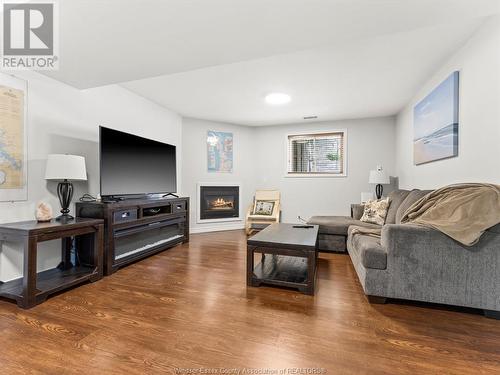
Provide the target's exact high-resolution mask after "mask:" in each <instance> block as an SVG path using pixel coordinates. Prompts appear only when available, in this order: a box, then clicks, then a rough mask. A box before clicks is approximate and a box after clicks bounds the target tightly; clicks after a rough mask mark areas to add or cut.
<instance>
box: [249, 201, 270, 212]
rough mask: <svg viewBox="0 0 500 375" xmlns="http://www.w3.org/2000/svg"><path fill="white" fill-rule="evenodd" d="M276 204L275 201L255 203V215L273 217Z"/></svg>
mask: <svg viewBox="0 0 500 375" xmlns="http://www.w3.org/2000/svg"><path fill="white" fill-rule="evenodd" d="M274 203H275V202H273V201H255V207H254V209H253V214H254V215H265V216H271V215H272V214H273V210H274Z"/></svg>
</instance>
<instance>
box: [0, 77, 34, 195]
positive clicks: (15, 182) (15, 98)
mask: <svg viewBox="0 0 500 375" xmlns="http://www.w3.org/2000/svg"><path fill="white" fill-rule="evenodd" d="M26 97H27V83H26V81H24V80H22V79H19V78H15V77H12V76H9V75H6V74H1V73H0V201H21V200H27V199H28V189H27V166H26V160H27V142H26V115H27V104H26V99H27V98H26Z"/></svg>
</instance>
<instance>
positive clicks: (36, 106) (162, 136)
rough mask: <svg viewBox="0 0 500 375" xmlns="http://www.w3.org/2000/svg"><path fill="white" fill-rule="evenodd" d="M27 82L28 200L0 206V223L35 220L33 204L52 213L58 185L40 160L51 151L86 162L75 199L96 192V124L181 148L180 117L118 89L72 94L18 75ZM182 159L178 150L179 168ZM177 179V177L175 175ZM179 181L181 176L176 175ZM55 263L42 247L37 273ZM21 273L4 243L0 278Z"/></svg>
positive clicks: (18, 259) (17, 258) (54, 255)
mask: <svg viewBox="0 0 500 375" xmlns="http://www.w3.org/2000/svg"><path fill="white" fill-rule="evenodd" d="M15 75H16V76H17V77H19V78H22V79H25V80H27V81H28V123H27V132H28V201H25V202H12V203H11V202H0V222H12V221H19V220H32V219H34V212H35V206H36V203H37V202H38V201H40V200H45V201H48V202H49V203H50V204H51V205H52V207H53V208H54V211H55V213H56V214H58V211H59V203H58V200H57V195H56V192H55V191H56V186H57V183H55V182H49V183H47V182H46V181H45V180H44V179H43V177H44V174H45V162H46V159H47V155H48V154H50V153H71V154H76V155H83V156H85V158H86V164H87V170H88V178H89V180H88V182H86V183H81V182H79V183H76V184H75V190H76V191H75V197H74V200H77V199H78V197H80V196H81V194H83V193H86V192H89V193H92V194H94V195H95V194H97V193H98V192H99V174H98V173H99V172H98V126H99V125H104V126H108V127H111V128H115V129H118V130H123V131H126V132H131V133H135V134H138V135H141V136H144V137H148V138H153V139H157V140H159V141H163V142H168V143H171V144H175V145H177V146H179V147H181V132H182V128H181V118H180V116H178V115H177V114H175V113H173V112H171V111H169V110H167V109H165V108H163V107H160V106H158V105H156V104H154V103H152V102H150V101H148V100H146V99H144V98H142V97H140V96H138V95H136V94H133V93H132V92H130V91H128V90H127V89H124V88H122V87H120V86H117V85H112V86H105V87H100V88H95V89H89V90H83V91H80V90H77V89H75V88H73V87H71V86H67V85H65V84H62V83H60V82H58V81H56V80H53V79H50V78H48V77H46V76H43V75H41V74H38V73H35V72H19V74H18V73H16V74H15ZM181 158H182V152H181V150H178V170H179V171H180V163H181ZM179 175H180V174H179ZM178 181H180V176H179V177H178ZM59 261H60V250H59V248H58V244H57V245H56V244H55V243H50V244H47V246H42V247H41V251H40V252H39V256H38V269H39V270H43V269H48V268H52V267H54V266H55V265H57V263H58V262H59ZM21 274H22V252H21V251H20V248H19V246H18V245H16V244H10V243H4V245H3V246H2V250H1V253H0V280H2V281H6V280H10V279H13V278H16V277H19V276H21Z"/></svg>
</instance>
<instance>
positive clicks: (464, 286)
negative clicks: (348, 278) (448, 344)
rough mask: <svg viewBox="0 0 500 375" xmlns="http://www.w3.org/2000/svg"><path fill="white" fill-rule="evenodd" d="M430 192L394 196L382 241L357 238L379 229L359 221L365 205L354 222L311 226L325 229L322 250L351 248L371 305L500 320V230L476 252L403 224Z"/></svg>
mask: <svg viewBox="0 0 500 375" xmlns="http://www.w3.org/2000/svg"><path fill="white" fill-rule="evenodd" d="M428 192H429V191H423V190H412V191H408V190H395V191H393V192H392V193H391V194H390V195H389V198H390V201H391V203H390V206H389V211H388V213H387V218H386V222H385V225H384V226H383V227H382V236H381V238H380V239H379V238H375V237H371V236H368V235H361V234H357V235H354V236H353V235H352V233H351V232H352V228H350V227H351V226H352V225H361V226H369V227H377V226H376V225H374V224H367V223H363V222H361V221H359V219H360V218H361V215H362V212H363V207H362V206H361V205H353V207H352V215H351V216H352V217H346V216H343V217H342V216H315V217H312V218H311V219H310V220H309V223H311V224H318V225H319V248H320V250H323V251H325V250H326V251H332V250H333V251H343V250H344V249H345V248H347V251H348V253H349V256H350V257H351V261H352V263H353V265H354V268H355V269H356V273H357V275H358V278H359V280H360V282H361V285H362V286H363V289H364V292H365V294H366V295H367V296H368V299H369V300H370V302H374V303H377V302H378V303H384V302H385V299H386V298H397V299H407V300H415V301H424V302H433V303H440V304H448V305H457V306H465V307H472V308H479V309H483V310H484V311H485V315H487V316H490V317H494V318H497V319H498V318H500V224H499V225H496V226H495V227H493V228H490V229H489V230H487V231H486V232H485V233H484V234H483V235H482V236H481V239H480V240H479V242H478V243H477V244H476V245H474V246H471V247H467V246H463V245H462V244H460V243H458V242H456V241H454V240H452V239H451V238H449V237H447V236H446V235H444V234H443V233H441V232H439V231H437V230H434V229H430V228H425V227H422V226H417V225H412V224H401V218H402V216H403V213H404V212H405V211H406V210H407V209H408V207H410V206H411V205H412V204H413V203H414V202H416V201H417V200H418V199H420V198H421V197H422V196H424V195H425V194H427V193H428Z"/></svg>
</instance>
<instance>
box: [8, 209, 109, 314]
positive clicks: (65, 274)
mask: <svg viewBox="0 0 500 375" xmlns="http://www.w3.org/2000/svg"><path fill="white" fill-rule="evenodd" d="M73 238H74V239H75V254H76V257H75V258H76V259H75V264H73V263H71V249H72V247H73ZM54 239H61V243H62V248H61V258H62V259H61V263H60V264H59V265H58V266H57V267H56V268H54V269H51V270H48V271H42V272H39V273H37V259H36V258H37V253H38V243H39V242H43V241H50V240H54ZM0 241H9V242H22V243H23V247H24V260H23V271H24V272H23V277H21V278H19V279H15V280H12V281H8V282H0V296H1V297H5V298H8V299H12V300H15V301H16V302H17V304H18V306H19V307H22V308H25V309H29V308H31V307H33V306H35V305H37V304H40V303H42V302H44V301H45V300H46V299H47V297H48V296H49V295H50V294H53V293H57V292H59V291H62V290H65V289H68V288H71V287H73V286H75V285H78V284H81V283H84V282H86V281H91V282H94V281H97V280H99V279H101V278H102V274H103V267H102V263H103V262H102V260H103V220H99V219H80V218H77V219H73V220H68V221H66V222H58V221H55V220H53V221H51V222H47V223H38V222H36V221H23V222H18V223H9V224H0Z"/></svg>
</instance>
